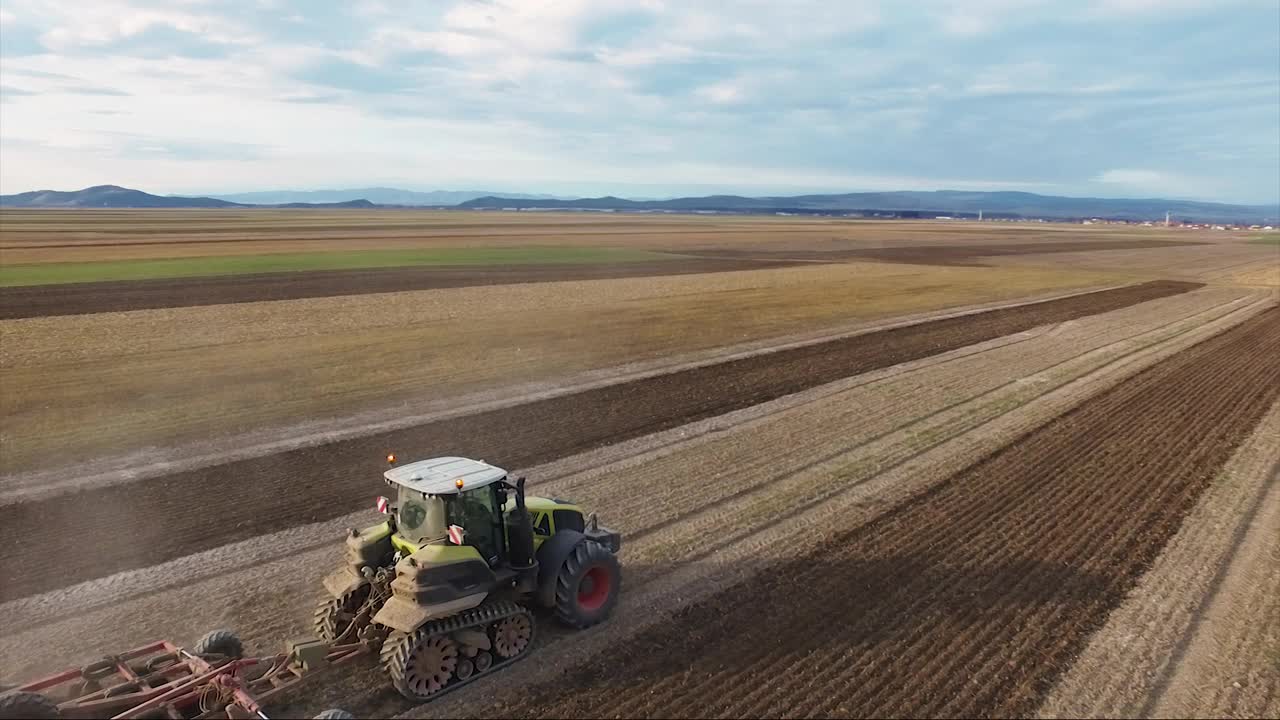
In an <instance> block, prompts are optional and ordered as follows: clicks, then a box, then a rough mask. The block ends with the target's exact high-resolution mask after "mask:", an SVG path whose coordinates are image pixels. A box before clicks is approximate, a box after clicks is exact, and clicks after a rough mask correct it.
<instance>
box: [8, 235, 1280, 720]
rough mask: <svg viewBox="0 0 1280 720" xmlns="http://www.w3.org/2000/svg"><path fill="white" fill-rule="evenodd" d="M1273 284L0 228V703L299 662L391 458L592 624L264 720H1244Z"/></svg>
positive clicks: (373, 238) (1275, 368) (1115, 254)
mask: <svg viewBox="0 0 1280 720" xmlns="http://www.w3.org/2000/svg"><path fill="white" fill-rule="evenodd" d="M1277 272H1280V246H1276V245H1274V244H1271V243H1265V242H1258V241H1257V240H1256V238H1254V237H1252V236H1251V235H1249V234H1248V233H1239V234H1236V233H1229V232H1209V231H1205V232H1193V231H1181V230H1175V229H1165V228H1158V227H1156V228H1151V227H1106V226H1087V227H1082V226H1067V225H1051V224H1041V225H1030V224H1027V225H1018V224H1010V223H982V224H980V223H960V222H956V223H948V222H906V221H901V222H873V221H863V220H858V221H851V220H837V219H803V218H795V217H761V218H750V217H729V216H679V215H652V216H650V215H625V214H618V215H600V214H585V213H584V214H553V213H460V212H426V211H421V212H418V211H381V212H365V211H351V212H321V211H277V210H263V211H240V210H218V211H111V212H108V211H75V212H60V211H59V212H55V211H7V210H6V211H4V212H0V384H2V388H0V389H2V390H3V392H0V542H3V543H4V544H5V546H6V547H7V548H10V551H9V552H7V553H5V554H4V555H3V556H0V581H2V582H0V668H2V670H0V682H9V681H15V680H18V679H21V678H25V677H28V676H31V675H33V674H38V673H41V672H48V671H51V670H55V669H60V667H61V666H63V665H66V664H77V663H81V662H87V661H89V660H93V659H96V658H98V657H101V656H102V654H104V653H106V652H108V651H111V650H113V649H120V648H124V647H129V646H132V645H136V644H139V643H140V642H142V641H145V640H150V639H153V638H156V637H169V638H172V639H174V640H176V641H180V642H190V641H192V640H194V639H195V637H197V636H198V635H199V634H201V633H202V632H203V631H204V630H205V629H210V628H214V627H234V628H235V629H236V630H237V632H238V633H239V634H240V635H241V637H242V638H243V639H244V640H245V642H246V644H248V645H249V646H251V647H253V648H257V649H263V650H268V651H272V650H275V649H276V648H277V647H279V644H280V643H281V642H282V641H283V640H285V639H289V638H294V637H298V636H303V635H306V634H308V633H310V631H311V630H310V622H311V610H312V607H313V606H314V603H315V602H316V601H317V600H318V599H319V598H320V597H321V593H322V589H321V586H320V579H321V577H322V576H323V575H324V574H325V573H327V572H328V571H329V570H330V569H331V568H334V567H337V566H338V563H339V556H340V552H341V538H342V535H343V533H344V529H345V528H348V527H352V526H361V525H367V524H371V523H373V522H376V518H378V517H379V516H378V515H377V514H376V513H375V512H374V511H373V510H372V497H373V496H374V495H377V494H378V493H379V492H382V491H383V490H382V488H383V485H382V484H381V482H380V477H379V474H380V472H381V470H382V469H383V468H384V467H385V465H384V463H383V462H382V458H383V456H384V455H385V454H386V453H387V452H396V453H397V454H399V455H400V456H401V457H405V458H419V457H427V456H431V455H464V456H470V457H480V458H484V459H485V460H488V461H489V462H493V463H496V464H498V465H501V466H503V467H507V468H509V469H511V470H513V471H519V472H521V473H522V474H525V475H527V477H528V478H529V483H530V488H531V492H534V493H536V494H538V495H545V496H553V497H569V498H573V499H575V500H576V501H578V502H580V503H582V504H583V505H584V506H586V507H588V508H590V509H591V510H592V511H595V512H597V513H598V514H599V516H600V518H601V521H602V522H604V523H605V524H608V525H609V526H611V527H614V528H616V529H618V530H620V531H621V532H622V535H623V546H622V551H621V555H620V558H621V561H622V565H623V572H624V577H625V580H624V584H623V588H624V589H623V594H622V597H621V602H620V604H619V606H618V608H617V609H616V611H615V613H614V615H613V617H612V618H611V619H610V620H609V621H608V622H606V623H604V624H602V625H600V626H597V627H595V628H592V629H590V630H588V631H584V632H569V631H566V630H563V629H560V628H558V627H557V626H556V625H555V623H554V621H553V620H552V619H551V618H549V617H543V616H540V617H539V618H538V620H539V626H538V639H537V641H536V647H535V648H534V650H533V651H532V654H533V655H534V656H535V657H536V658H537V659H536V660H534V661H533V662H529V663H519V664H515V665H512V666H511V667H508V668H505V669H503V670H501V672H498V671H492V672H491V676H490V677H481V678H480V679H478V680H476V681H475V682H474V683H472V685H471V686H470V687H466V688H461V689H459V690H458V691H457V692H454V693H450V694H449V695H447V696H445V697H442V698H440V699H438V700H436V701H434V702H431V703H428V704H426V705H413V704H411V703H408V702H406V701H405V700H403V699H401V698H400V697H399V696H398V695H397V694H396V693H395V692H394V691H393V690H391V689H390V688H389V687H388V685H387V683H386V679H385V677H383V676H382V675H381V674H380V673H379V672H378V671H377V669H376V667H374V664H373V663H364V664H360V663H357V665H356V666H354V667H353V668H352V669H351V670H350V671H348V672H344V673H342V674H341V675H340V676H339V677H333V678H328V679H326V681H325V682H324V683H323V685H322V687H319V688H316V689H315V691H314V692H310V693H309V694H306V695H300V696H299V697H296V698H290V699H289V700H287V702H286V704H285V706H284V709H285V710H286V711H287V712H288V713H292V714H295V715H301V714H306V713H310V712H313V711H315V710H317V709H319V708H321V707H326V706H332V705H341V706H343V707H346V708H347V709H349V710H352V711H355V712H357V713H361V714H369V715H373V716H379V717H382V716H392V715H396V716H404V717H456V716H470V717H531V716H537V717H632V716H636V717H774V716H786V717H807V716H825V717H832V716H834V717H840V716H851V715H857V716H903V715H907V716H966V717H973V716H1028V715H1038V716H1042V717H1060V716H1072V717H1074V716H1152V715H1155V716H1186V715H1232V716H1240V717H1266V716H1275V715H1277V714H1280V671H1277V669H1276V668H1275V657H1276V656H1277V653H1280V615H1277V605H1276V598H1277V597H1280V558H1277V556H1276V548H1275V543H1274V542H1273V541H1269V540H1268V538H1274V536H1275V532H1276V529H1277V527H1280V526H1278V525H1277V523H1278V522H1280V515H1277V512H1276V511H1275V509H1276V508H1277V507H1280V502H1277V501H1276V495H1277V492H1280V463H1278V462H1277V460H1276V457H1277V455H1276V453H1277V438H1278V437H1280V307H1278V306H1277V300H1278V297H1280V276H1277V275H1276V273H1277ZM51 549H52V550H53V551H54V553H56V555H57V560H56V561H55V562H52V563H51V560H50V550H51ZM59 550H61V552H59Z"/></svg>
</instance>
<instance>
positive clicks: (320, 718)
mask: <svg viewBox="0 0 1280 720" xmlns="http://www.w3.org/2000/svg"><path fill="white" fill-rule="evenodd" d="M312 720H356V716H355V715H352V714H351V713H349V712H347V711H346V710H340V709H338V708H329V709H328V710H324V711H322V712H321V713H320V714H319V715H317V716H315V717H314V718H313V719H312Z"/></svg>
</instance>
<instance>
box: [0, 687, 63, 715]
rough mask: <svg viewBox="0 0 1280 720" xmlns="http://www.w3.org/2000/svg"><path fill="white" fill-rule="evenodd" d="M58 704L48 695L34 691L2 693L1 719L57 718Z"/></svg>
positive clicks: (59, 713)
mask: <svg viewBox="0 0 1280 720" xmlns="http://www.w3.org/2000/svg"><path fill="white" fill-rule="evenodd" d="M60 717H62V713H61V712H59V710H58V706H57V705H56V704H55V703H54V702H53V700H50V699H49V697H48V696H46V695H41V694H40V693H34V692H16V693H10V694H8V695H0V720H28V719H29V720H57V719H58V718H60Z"/></svg>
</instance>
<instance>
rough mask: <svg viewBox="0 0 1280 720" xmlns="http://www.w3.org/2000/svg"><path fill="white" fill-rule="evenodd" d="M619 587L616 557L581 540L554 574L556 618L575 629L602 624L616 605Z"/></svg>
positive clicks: (620, 580)
mask: <svg viewBox="0 0 1280 720" xmlns="http://www.w3.org/2000/svg"><path fill="white" fill-rule="evenodd" d="M621 584H622V568H621V567H619V565H618V558H616V557H614V554H613V553H611V552H609V550H608V549H607V548H606V547H605V546H603V545H601V544H600V543H597V542H593V541H591V540H583V541H582V542H580V543H578V544H577V546H575V547H574V548H573V551H572V552H570V553H569V557H567V558H565V561H564V565H561V566H560V572H559V573H558V574H557V575H556V618H558V619H559V620H560V622H562V623H564V624H565V625H568V626H569V627H573V628H577V629H579V630H582V629H584V628H589V627H591V626H592V625H595V624H596V623H599V622H602V621H603V620H604V619H605V618H607V617H609V613H611V612H613V606H614V605H617V604H618V590H619V588H620V586H621Z"/></svg>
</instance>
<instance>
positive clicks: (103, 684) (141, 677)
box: [0, 630, 369, 720]
mask: <svg viewBox="0 0 1280 720" xmlns="http://www.w3.org/2000/svg"><path fill="white" fill-rule="evenodd" d="M368 651H369V645H368V644H367V643H366V642H364V641H360V642H353V643H348V644H342V645H339V644H336V643H326V642H321V641H302V642H295V643H290V644H289V647H288V649H287V651H286V652H284V653H280V654H278V655H267V656H262V657H243V652H242V650H241V645H240V641H239V639H237V638H236V636H235V635H233V634H231V633H230V632H227V631H225V630H221V631H215V632H211V633H209V634H208V635H205V636H204V637H203V638H201V640H200V642H198V643H196V645H195V646H193V648H192V649H191V650H187V649H185V648H181V647H179V646H177V645H174V644H173V643H171V642H168V641H165V640H161V641H159V642H153V643H150V644H148V645H143V646H142V647H138V648H134V649H132V650H128V651H126V652H123V653H120V654H119V655H110V656H107V657H105V658H103V659H102V660H100V661H98V662H94V663H91V664H89V665H86V666H84V667H81V668H76V669H72V670H65V671H63V672H60V673H57V674H55V675H50V676H48V677H45V678H41V679H39V680H35V681H32V682H29V683H26V684H23V685H20V686H18V687H16V688H11V689H9V690H6V691H5V692H4V693H0V718H2V719H5V720H8V719H9V718H181V719H182V720H189V719H191V718H265V717H268V715H266V713H265V712H264V710H263V704H264V703H265V702H266V701H268V700H270V699H271V698H272V697H274V696H276V695H278V694H280V693H282V692H284V691H285V690H288V689H290V688H292V687H294V686H295V685H297V684H299V683H300V682H302V680H303V678H304V677H305V676H307V675H309V674H311V673H313V672H314V671H318V670H321V669H323V668H325V667H328V666H332V665H336V664H338V663H342V662H345V661H347V660H349V659H352V658H355V657H357V656H360V655H364V654H366V653H367V652H368ZM317 717H319V718H328V719H330V720H338V719H339V718H350V717H352V716H351V715H349V714H347V713H345V712H343V711H341V710H326V711H324V712H323V713H321V714H320V715H319V716H317Z"/></svg>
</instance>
